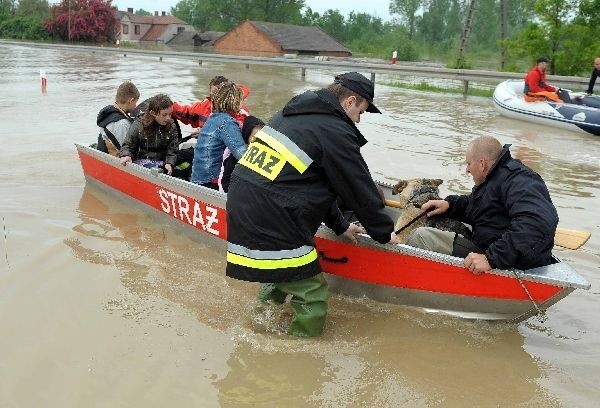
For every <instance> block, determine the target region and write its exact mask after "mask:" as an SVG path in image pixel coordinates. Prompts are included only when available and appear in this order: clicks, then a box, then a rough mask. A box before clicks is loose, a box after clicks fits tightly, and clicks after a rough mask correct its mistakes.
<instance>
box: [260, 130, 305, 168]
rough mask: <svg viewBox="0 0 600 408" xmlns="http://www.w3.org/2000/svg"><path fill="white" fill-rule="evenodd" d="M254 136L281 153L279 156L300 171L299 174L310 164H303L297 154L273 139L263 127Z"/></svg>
mask: <svg viewBox="0 0 600 408" xmlns="http://www.w3.org/2000/svg"><path fill="white" fill-rule="evenodd" d="M254 136H255V137H256V138H257V139H260V140H262V141H263V142H265V143H266V144H268V145H269V146H271V147H272V148H273V149H275V150H276V151H277V152H278V153H279V154H281V156H283V158H284V159H285V161H287V162H288V163H289V164H291V165H292V166H293V167H294V168H295V169H296V170H298V172H300V174H302V173H304V172H305V171H306V169H307V168H308V166H309V165H310V163H309V164H305V163H304V162H303V161H302V160H301V159H300V158H299V157H298V156H296V155H295V154H294V153H292V151H291V150H289V149H288V148H287V146H285V145H284V144H283V143H281V142H280V141H279V140H277V139H275V138H274V137H273V136H271V135H270V134H268V133H266V132H265V131H264V129H261V130H260V131H258V132H257V133H256V134H255V135H254Z"/></svg>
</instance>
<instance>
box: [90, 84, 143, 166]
mask: <svg viewBox="0 0 600 408" xmlns="http://www.w3.org/2000/svg"><path fill="white" fill-rule="evenodd" d="M139 98H140V92H139V91H138V89H137V87H136V86H135V85H134V84H133V83H132V82H130V81H125V82H123V83H122V84H121V85H119V87H118V88H117V95H116V97H115V102H114V103H113V104H112V105H108V106H105V107H104V108H102V109H101V110H100V112H98V117H97V119H96V124H97V125H98V126H99V127H100V128H101V129H102V130H101V131H100V135H99V136H98V145H97V149H98V150H100V151H102V152H104V153H109V154H111V155H113V156H117V157H118V156H119V150H121V145H122V144H123V141H124V140H125V136H127V131H128V130H129V127H130V126H131V124H132V123H133V120H134V118H133V117H132V116H131V113H132V112H133V111H134V110H135V108H136V105H137V102H138V100H139Z"/></svg>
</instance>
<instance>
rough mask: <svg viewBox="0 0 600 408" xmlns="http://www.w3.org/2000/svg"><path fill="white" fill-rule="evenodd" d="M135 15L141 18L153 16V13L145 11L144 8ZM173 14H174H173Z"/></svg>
mask: <svg viewBox="0 0 600 408" xmlns="http://www.w3.org/2000/svg"><path fill="white" fill-rule="evenodd" d="M134 14H137V15H139V16H151V15H152V13H151V12H149V11H146V10H144V9H143V8H141V9H139V10H137V11H136V12H135V13H134ZM171 14H172V13H171Z"/></svg>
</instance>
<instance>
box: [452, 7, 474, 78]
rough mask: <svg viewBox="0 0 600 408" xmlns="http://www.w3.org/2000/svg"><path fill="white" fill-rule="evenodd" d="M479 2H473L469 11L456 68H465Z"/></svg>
mask: <svg viewBox="0 0 600 408" xmlns="http://www.w3.org/2000/svg"><path fill="white" fill-rule="evenodd" d="M476 6H477V0H471V4H470V5H469V10H468V12H467V19H466V20H465V28H464V29H463V32H462V36H461V39H460V49H459V51H458V61H456V68H463V67H464V65H465V54H466V53H467V46H468V45H469V37H470V36H471V27H472V26H473V16H474V15H475V9H476V8H477V7H476Z"/></svg>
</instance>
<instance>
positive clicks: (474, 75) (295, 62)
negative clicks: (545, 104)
mask: <svg viewBox="0 0 600 408" xmlns="http://www.w3.org/2000/svg"><path fill="white" fill-rule="evenodd" d="M0 43H4V44H14V45H26V46H35V47H40V48H63V49H72V50H81V51H86V52H92V53H96V52H102V53H113V54H123V56H127V55H128V54H132V55H143V56H152V57H157V58H158V59H159V60H161V61H163V60H164V58H166V57H171V58H184V59H193V60H197V61H198V64H200V65H202V64H203V62H220V63H235V64H245V65H246V69H249V68H250V66H251V65H268V66H280V67H293V68H299V69H301V76H302V78H305V77H306V70H307V69H316V70H318V69H328V70H333V69H335V70H339V71H340V72H346V71H359V72H363V73H365V72H369V73H370V74H371V80H372V81H373V82H375V76H376V74H386V75H398V76H400V77H406V76H415V77H423V78H440V79H450V80H455V81H462V82H463V89H464V92H465V93H466V92H467V90H468V87H469V82H483V83H496V84H497V83H499V82H502V81H504V80H506V79H522V78H524V77H525V74H524V73H518V72H498V71H485V70H474V69H450V68H438V67H431V66H419V65H401V64H397V65H391V64H385V63H373V62H363V61H346V60H337V59H332V60H328V61H323V60H319V59H307V58H283V57H253V56H238V55H222V54H209V53H198V52H178V51H168V50H161V51H151V50H140V49H133V48H132V49H125V48H116V47H115V48H113V47H96V46H87V45H70V44H49V43H32V42H20V41H9V40H0ZM547 80H548V82H550V83H551V84H553V85H557V86H560V87H564V88H570V87H584V89H585V87H587V84H588V78H582V77H576V76H560V75H548V76H547Z"/></svg>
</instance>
